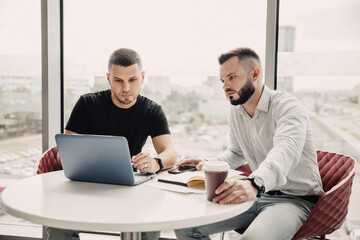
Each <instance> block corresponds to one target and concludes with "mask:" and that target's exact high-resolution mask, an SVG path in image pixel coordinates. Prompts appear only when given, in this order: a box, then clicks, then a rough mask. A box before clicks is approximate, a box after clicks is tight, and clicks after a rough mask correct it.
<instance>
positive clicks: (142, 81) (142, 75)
mask: <svg viewBox="0 0 360 240" xmlns="http://www.w3.org/2000/svg"><path fill="white" fill-rule="evenodd" d="M144 79H145V71H142V72H141V84H143V83H144Z"/></svg>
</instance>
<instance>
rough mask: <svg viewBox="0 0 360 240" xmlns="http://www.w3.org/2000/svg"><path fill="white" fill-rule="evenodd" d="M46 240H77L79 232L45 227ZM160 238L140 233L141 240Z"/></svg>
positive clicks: (151, 233) (157, 233)
mask: <svg viewBox="0 0 360 240" xmlns="http://www.w3.org/2000/svg"><path fill="white" fill-rule="evenodd" d="M46 232H47V234H48V238H47V239H48V240H79V239H80V236H79V233H80V232H79V231H75V230H67V229H59V228H53V227H46ZM159 237H160V232H142V233H141V239H142V240H157V239H158V238H159Z"/></svg>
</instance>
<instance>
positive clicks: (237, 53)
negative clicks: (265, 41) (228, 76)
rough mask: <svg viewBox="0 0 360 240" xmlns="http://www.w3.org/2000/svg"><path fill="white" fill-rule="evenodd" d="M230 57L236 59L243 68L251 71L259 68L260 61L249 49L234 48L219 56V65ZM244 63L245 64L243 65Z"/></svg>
mask: <svg viewBox="0 0 360 240" xmlns="http://www.w3.org/2000/svg"><path fill="white" fill-rule="evenodd" d="M232 57H237V58H238V59H239V62H241V64H242V65H244V67H246V68H247V69H248V70H251V69H252V68H254V67H258V68H259V69H260V70H261V69H262V68H261V61H260V58H259V56H258V55H257V53H256V52H255V51H254V50H252V49H250V48H235V49H233V50H230V51H228V52H226V53H223V54H221V55H220V56H219V58H218V60H219V64H220V65H222V64H223V63H224V62H226V61H227V60H229V59H230V58H232ZM244 62H246V63H244Z"/></svg>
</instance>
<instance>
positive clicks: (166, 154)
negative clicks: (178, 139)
mask: <svg viewBox="0 0 360 240" xmlns="http://www.w3.org/2000/svg"><path fill="white" fill-rule="evenodd" d="M157 157H158V158H161V160H162V161H163V164H164V169H169V168H173V167H174V166H175V164H176V160H177V153H176V151H175V149H166V150H164V151H163V152H161V153H159V155H158V156H157Z"/></svg>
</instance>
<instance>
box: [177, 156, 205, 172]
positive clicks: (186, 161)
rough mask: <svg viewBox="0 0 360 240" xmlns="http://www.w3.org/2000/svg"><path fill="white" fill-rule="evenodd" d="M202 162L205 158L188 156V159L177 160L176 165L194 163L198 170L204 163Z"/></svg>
mask: <svg viewBox="0 0 360 240" xmlns="http://www.w3.org/2000/svg"><path fill="white" fill-rule="evenodd" d="M204 162H206V160H203V159H196V158H188V159H183V160H181V161H180V162H178V164H177V165H176V167H180V166H183V165H195V166H196V170H198V171H200V170H201V169H202V167H203V165H204Z"/></svg>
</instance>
